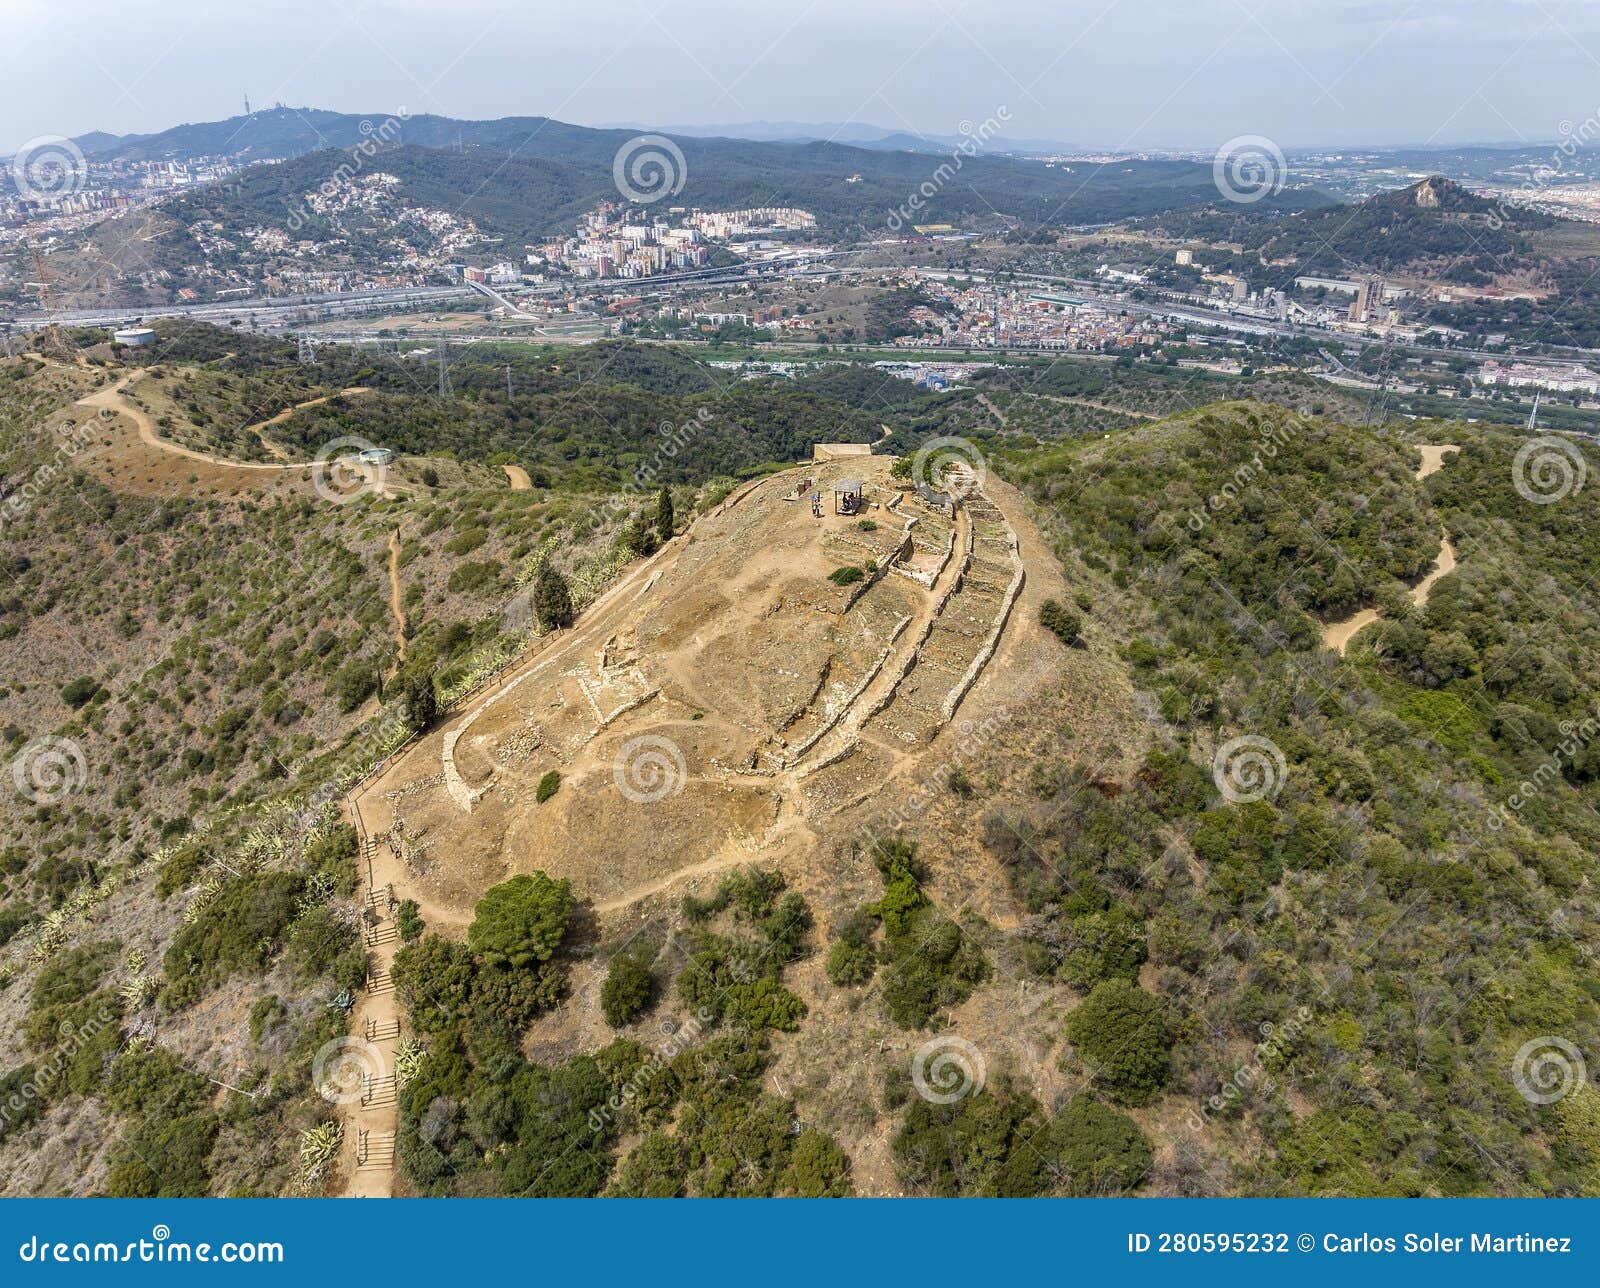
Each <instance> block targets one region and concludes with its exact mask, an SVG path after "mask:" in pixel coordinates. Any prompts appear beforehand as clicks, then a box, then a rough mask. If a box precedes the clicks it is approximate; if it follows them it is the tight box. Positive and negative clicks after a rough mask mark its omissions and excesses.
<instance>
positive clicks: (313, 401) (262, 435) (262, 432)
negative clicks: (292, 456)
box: [245, 385, 372, 461]
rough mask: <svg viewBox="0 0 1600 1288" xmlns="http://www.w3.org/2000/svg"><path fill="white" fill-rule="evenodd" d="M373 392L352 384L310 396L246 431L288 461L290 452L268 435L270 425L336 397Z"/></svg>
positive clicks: (274, 454)
mask: <svg viewBox="0 0 1600 1288" xmlns="http://www.w3.org/2000/svg"><path fill="white" fill-rule="evenodd" d="M371 392H372V390H371V389H369V388H368V387H367V386H366V385H351V386H350V388H348V389H341V390H340V391H339V392H338V393H336V394H323V395H322V397H320V398H308V399H307V400H306V401H305V402H302V403H296V404H295V405H294V406H293V407H285V408H284V409H283V410H282V411H280V412H279V413H278V414H277V415H276V416H272V417H270V418H268V419H267V420H263V421H257V422H256V423H255V424H254V425H250V426H248V427H247V428H246V430H245V432H246V433H247V434H254V435H255V436H256V437H257V438H259V439H260V440H261V446H263V447H264V448H266V449H267V451H268V452H270V453H271V454H272V455H273V456H276V457H277V458H278V459H279V460H280V461H286V460H288V459H289V453H288V452H286V451H285V450H284V449H283V448H282V447H280V446H279V445H278V444H277V443H275V442H273V441H272V440H271V439H270V438H268V437H267V429H268V428H269V427H270V426H273V425H276V424H278V423H279V422H281V421H285V420H288V419H289V417H291V416H293V415H294V414H295V412H297V411H302V410H304V409H305V408H307V407H320V406H321V405H322V404H323V403H325V402H332V401H333V400H334V399H335V398H349V397H353V396H354V395H356V394H370V393H371Z"/></svg>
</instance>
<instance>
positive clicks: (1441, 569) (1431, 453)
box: [1322, 443, 1461, 657]
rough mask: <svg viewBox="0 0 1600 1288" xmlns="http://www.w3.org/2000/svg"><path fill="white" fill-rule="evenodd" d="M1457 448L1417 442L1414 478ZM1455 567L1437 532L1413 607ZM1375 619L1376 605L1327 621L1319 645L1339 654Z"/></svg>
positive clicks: (1450, 548) (1433, 469) (1451, 549)
mask: <svg viewBox="0 0 1600 1288" xmlns="http://www.w3.org/2000/svg"><path fill="white" fill-rule="evenodd" d="M1460 450H1461V447H1460V445H1459V444H1456V443H1419V444H1417V451H1419V452H1420V453H1421V454H1422V463H1421V464H1420V465H1418V466H1417V478H1418V479H1425V478H1427V477H1428V475H1430V474H1434V473H1437V472H1438V471H1439V470H1440V469H1441V468H1443V466H1444V458H1445V455H1446V454H1447V453H1449V452H1459V451H1460ZM1455 568H1456V548H1455V546H1454V544H1452V542H1451V540H1450V534H1449V533H1448V532H1442V533H1440V534H1439V555H1438V558H1436V559H1435V560H1434V561H1433V567H1432V568H1430V569H1429V570H1428V573H1427V575H1426V576H1425V577H1423V579H1422V580H1421V581H1419V582H1418V583H1417V584H1416V585H1415V586H1413V587H1412V588H1411V602H1412V603H1413V604H1415V605H1417V607H1419V608H1420V607H1422V606H1423V605H1424V604H1426V603H1427V602H1428V596H1429V595H1430V594H1431V593H1432V592H1433V587H1434V584H1435V583H1436V582H1437V581H1438V580H1439V578H1441V577H1444V576H1447V575H1448V574H1450V573H1452V572H1454V571H1455ZM1377 620H1378V610H1377V609H1376V608H1363V609H1361V611H1360V612H1357V613H1352V614H1351V615H1350V616H1349V617H1346V618H1344V619H1342V620H1340V621H1337V622H1329V623H1328V624H1327V625H1326V626H1324V627H1323V628H1322V647H1323V648H1331V649H1332V650H1333V651H1334V652H1335V653H1337V654H1338V655H1339V656H1340V657H1343V656H1344V652H1345V649H1347V648H1348V647H1349V646H1350V641H1351V640H1353V639H1354V638H1355V637H1356V636H1357V635H1359V634H1360V633H1361V632H1362V631H1364V630H1365V629H1366V628H1367V627H1369V626H1371V625H1372V623H1373V622H1375V621H1377Z"/></svg>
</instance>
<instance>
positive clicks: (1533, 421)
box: [1528, 389, 1544, 434]
mask: <svg viewBox="0 0 1600 1288" xmlns="http://www.w3.org/2000/svg"><path fill="white" fill-rule="evenodd" d="M1542 397H1544V390H1543V389H1535V390H1534V391H1533V410H1532V411H1530V412H1529V413H1528V432H1529V433H1530V434H1533V433H1537V432H1538V429H1539V399H1540V398H1542Z"/></svg>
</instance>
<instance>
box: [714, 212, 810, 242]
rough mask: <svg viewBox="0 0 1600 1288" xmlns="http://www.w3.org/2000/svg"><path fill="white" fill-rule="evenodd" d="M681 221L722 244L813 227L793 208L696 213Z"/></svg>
mask: <svg viewBox="0 0 1600 1288" xmlns="http://www.w3.org/2000/svg"><path fill="white" fill-rule="evenodd" d="M684 222H685V223H686V224H687V225H688V226H689V227H690V228H693V229H695V230H696V231H697V232H699V233H701V234H702V235H704V236H706V237H714V238H716V239H717V240H718V241H726V240H727V239H728V238H729V237H744V236H746V235H748V234H750V233H776V232H791V233H794V232H807V231H809V230H811V229H813V228H815V227H816V226H817V217H816V216H815V215H813V214H812V213H811V212H810V211H809V210H797V209H795V208H794V207H793V206H757V207H756V208H754V209H753V210H696V211H694V212H693V213H692V214H691V215H690V216H689V217H688V219H686V220H685V221H684Z"/></svg>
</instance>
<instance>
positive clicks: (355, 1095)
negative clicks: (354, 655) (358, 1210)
mask: <svg viewBox="0 0 1600 1288" xmlns="http://www.w3.org/2000/svg"><path fill="white" fill-rule="evenodd" d="M352 821H353V822H354V823H355V825H356V831H357V834H358V835H359V836H360V837H361V900H362V903H361V933H362V940H363V943H364V945H365V947H366V950H367V957H368V967H367V986H366V987H365V988H363V989H362V990H361V991H360V992H359V993H358V994H357V995H356V1002H355V1006H354V1007H353V1008H352V1009H351V1012H350V1036H349V1037H348V1038H347V1039H346V1044H347V1046H346V1052H347V1054H348V1057H349V1059H350V1062H351V1065H352V1067H357V1068H359V1069H360V1070H362V1071H363V1072H364V1073H365V1074H367V1075H369V1076H368V1077H367V1078H366V1079H365V1080H364V1082H363V1084H362V1086H361V1087H360V1088H359V1089H355V1088H352V1089H351V1090H350V1092H349V1093H348V1094H349V1098H348V1099H346V1100H344V1101H343V1102H342V1103H340V1104H339V1105H338V1107H337V1113H338V1116H339V1119H340V1121H341V1122H343V1123H344V1143H343V1146H342V1147H341V1153H340V1160H339V1161H340V1175H341V1176H343V1178H344V1189H343V1190H342V1191H341V1197H344V1198H363V1199H366V1198H392V1197H394V1177H395V1167H394V1153H395V1140H396V1137H397V1133H398V1131H399V1127H400V1106H399V1100H398V1087H397V1085H396V1082H397V1079H396V1075H395V1056H396V1052H397V1050H398V1048H399V1045H400V1034H401V1015H400V1002H399V999H398V998H396V996H395V992H394V983H393V981H392V979H391V978H390V971H391V970H392V969H393V968H394V955H395V953H396V951H397V950H398V949H399V948H400V937H399V932H398V928H397V927H396V925H395V921H394V909H395V908H396V907H397V906H398V904H399V901H400V900H402V899H404V898H406V894H405V878H406V873H405V864H404V862H403V861H402V860H401V859H400V858H399V857H398V855H397V854H395V853H394V851H393V850H392V849H391V847H390V844H389V838H388V837H387V836H383V837H376V836H371V835H369V834H368V833H367V831H366V825H365V820H364V818H363V816H362V814H361V811H360V808H359V806H353V807H352ZM341 1089H342V1088H341Z"/></svg>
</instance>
